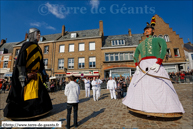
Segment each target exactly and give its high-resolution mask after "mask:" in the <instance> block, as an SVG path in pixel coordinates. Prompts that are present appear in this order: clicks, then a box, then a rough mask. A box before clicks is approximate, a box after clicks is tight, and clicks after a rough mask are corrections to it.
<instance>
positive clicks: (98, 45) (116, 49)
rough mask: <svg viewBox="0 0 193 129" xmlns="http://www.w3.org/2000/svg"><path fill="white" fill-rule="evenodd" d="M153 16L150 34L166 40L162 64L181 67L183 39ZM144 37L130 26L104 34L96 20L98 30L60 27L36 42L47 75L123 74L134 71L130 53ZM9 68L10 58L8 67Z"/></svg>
mask: <svg viewBox="0 0 193 129" xmlns="http://www.w3.org/2000/svg"><path fill="white" fill-rule="evenodd" d="M155 18H156V25H155V27H154V28H155V33H154V37H161V38H164V39H165V40H166V43H167V56H166V58H165V59H164V61H163V65H164V67H165V68H166V70H167V71H168V72H173V71H174V72H177V71H179V70H183V67H184V65H185V64H186V63H187V62H186V61H185V54H184V49H183V45H184V43H183V39H182V38H180V37H179V35H178V34H176V32H175V31H173V29H172V28H170V27H169V24H167V23H165V22H164V20H163V19H162V18H161V17H159V16H158V15H155ZM145 22H146V21H144V22H143V23H145ZM144 27H145V25H144ZM142 29H143V28H142ZM145 38H146V37H145V36H144V35H143V34H132V33H131V30H130V29H129V31H128V34H125V35H113V36H104V32H103V22H102V21H99V28H98V29H90V30H82V31H73V32H68V31H65V26H62V32H61V33H58V34H50V35H43V36H41V39H40V41H39V45H40V47H41V48H42V52H43V56H44V64H45V68H46V71H47V73H48V75H50V76H56V77H65V76H67V77H68V76H70V75H75V76H77V77H81V76H84V77H86V76H89V77H93V76H99V75H100V76H101V78H106V77H109V76H113V77H118V76H125V77H126V76H130V75H132V74H133V73H134V71H135V65H134V61H133V55H134V52H135V49H136V47H137V46H138V44H139V43H140V42H141V41H143V40H144V39H145ZM26 40H27V35H26V36H25V40H24V41H22V42H20V43H17V44H16V45H15V46H14V48H13V58H12V59H14V58H17V54H18V52H19V49H20V47H21V45H22V44H23V43H24V42H25V41H26ZM13 67H14V61H13V62H12V66H11V70H12V69H13ZM66 70H67V71H66Z"/></svg>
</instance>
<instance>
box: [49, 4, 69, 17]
mask: <svg viewBox="0 0 193 129" xmlns="http://www.w3.org/2000/svg"><path fill="white" fill-rule="evenodd" d="M45 5H46V6H47V7H48V11H49V12H51V13H52V14H53V15H55V16H56V17H57V18H60V19H64V18H65V17H66V15H67V14H66V13H63V12H61V11H59V10H60V9H59V5H54V4H50V3H46V4H45Z"/></svg>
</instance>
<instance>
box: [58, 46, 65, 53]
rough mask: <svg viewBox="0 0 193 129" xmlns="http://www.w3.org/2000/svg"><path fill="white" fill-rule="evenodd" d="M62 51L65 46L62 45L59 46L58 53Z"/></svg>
mask: <svg viewBox="0 0 193 129" xmlns="http://www.w3.org/2000/svg"><path fill="white" fill-rule="evenodd" d="M64 51H65V46H64V45H60V49H59V52H60V53H63V52H64Z"/></svg>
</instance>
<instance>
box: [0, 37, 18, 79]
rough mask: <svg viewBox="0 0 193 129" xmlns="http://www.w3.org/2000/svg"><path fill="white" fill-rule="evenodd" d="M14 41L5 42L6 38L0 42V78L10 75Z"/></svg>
mask: <svg viewBox="0 0 193 129" xmlns="http://www.w3.org/2000/svg"><path fill="white" fill-rule="evenodd" d="M15 44H16V42H14V43H6V40H3V39H2V40H1V44H0V79H2V78H4V77H8V78H9V77H12V73H11V63H12V53H13V45H15Z"/></svg>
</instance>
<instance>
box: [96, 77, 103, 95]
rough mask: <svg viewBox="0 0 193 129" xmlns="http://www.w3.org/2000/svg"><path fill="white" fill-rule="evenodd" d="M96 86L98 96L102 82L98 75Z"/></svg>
mask: <svg viewBox="0 0 193 129" xmlns="http://www.w3.org/2000/svg"><path fill="white" fill-rule="evenodd" d="M96 80H97V84H98V85H97V87H98V97H100V96H101V83H102V81H101V79H100V76H99V77H97V79H96Z"/></svg>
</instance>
